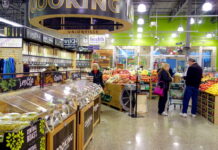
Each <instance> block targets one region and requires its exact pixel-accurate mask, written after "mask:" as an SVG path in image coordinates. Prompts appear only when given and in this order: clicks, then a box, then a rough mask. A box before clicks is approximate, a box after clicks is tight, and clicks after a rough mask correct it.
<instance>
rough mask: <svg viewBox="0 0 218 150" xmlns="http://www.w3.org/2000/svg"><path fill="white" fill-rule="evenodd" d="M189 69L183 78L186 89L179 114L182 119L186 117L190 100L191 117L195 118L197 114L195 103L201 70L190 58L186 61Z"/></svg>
mask: <svg viewBox="0 0 218 150" xmlns="http://www.w3.org/2000/svg"><path fill="white" fill-rule="evenodd" d="M188 64H189V68H188V71H187V75H186V76H185V77H184V79H185V83H186V89H185V93H184V99H183V109H182V113H181V114H180V115H181V116H183V117H187V110H188V106H189V100H190V98H192V110H191V113H192V117H196V113H197V102H198V91H199V90H198V89H199V86H200V84H201V78H202V73H203V71H202V68H201V67H200V66H199V65H198V64H197V63H196V61H195V60H194V59H192V58H189V60H188Z"/></svg>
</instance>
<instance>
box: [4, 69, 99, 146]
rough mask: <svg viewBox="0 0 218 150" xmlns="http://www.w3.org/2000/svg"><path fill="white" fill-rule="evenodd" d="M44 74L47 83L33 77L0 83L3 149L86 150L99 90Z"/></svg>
mask: <svg viewBox="0 0 218 150" xmlns="http://www.w3.org/2000/svg"><path fill="white" fill-rule="evenodd" d="M40 74H41V75H40ZM46 74H49V75H50V77H49V82H46V80H45V81H43V79H45V78H44V77H45V76H46V75H45V74H42V73H38V75H37V73H36V72H35V73H28V75H27V74H26V73H23V74H22V73H20V74H14V77H13V78H9V79H0V92H1V96H0V106H1V107H0V112H1V113H0V120H1V122H0V131H1V133H0V137H1V138H0V139H1V140H0V147H1V148H2V149H4V150H14V149H16V150H18V149H37V150H46V149H48V150H53V149H72V150H85V148H86V147H87V146H88V144H89V142H90V140H91V139H92V138H93V130H94V127H95V126H96V125H97V124H98V123H100V106H101V97H100V95H101V93H102V92H103V89H102V88H101V86H98V85H96V84H94V83H92V82H89V81H87V80H80V79H78V78H77V77H79V76H78V73H77V72H46ZM1 76H4V74H1ZM17 76H19V77H17ZM72 79H74V80H72Z"/></svg>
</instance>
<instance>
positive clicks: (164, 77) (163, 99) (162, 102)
mask: <svg viewBox="0 0 218 150" xmlns="http://www.w3.org/2000/svg"><path fill="white" fill-rule="evenodd" d="M169 69H170V65H169V64H167V63H162V69H160V71H159V72H158V84H159V86H160V87H161V88H163V90H164V94H163V96H160V98H159V102H158V113H159V114H160V115H163V116H167V115H168V114H167V113H166V112H165V111H164V110H165V106H166V103H167V99H168V91H169V86H170V82H172V77H171V75H170V73H169Z"/></svg>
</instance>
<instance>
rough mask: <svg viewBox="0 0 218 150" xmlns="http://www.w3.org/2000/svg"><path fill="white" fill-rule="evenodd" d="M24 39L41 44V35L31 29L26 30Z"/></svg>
mask: <svg viewBox="0 0 218 150" xmlns="http://www.w3.org/2000/svg"><path fill="white" fill-rule="evenodd" d="M25 38H26V39H29V40H33V41H37V42H42V34H41V33H39V32H37V31H34V30H31V29H26V35H25Z"/></svg>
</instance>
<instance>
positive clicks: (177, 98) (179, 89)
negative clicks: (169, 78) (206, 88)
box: [167, 83, 185, 111]
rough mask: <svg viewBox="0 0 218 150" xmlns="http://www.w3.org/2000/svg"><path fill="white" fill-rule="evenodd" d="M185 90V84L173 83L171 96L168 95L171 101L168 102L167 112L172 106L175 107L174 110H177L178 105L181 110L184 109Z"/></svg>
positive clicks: (170, 91)
mask: <svg viewBox="0 0 218 150" xmlns="http://www.w3.org/2000/svg"><path fill="white" fill-rule="evenodd" d="M184 89H185V84H184V83H171V85H170V89H169V94H168V95H169V96H168V99H169V100H168V106H167V111H169V108H170V106H171V105H173V106H174V109H176V106H177V105H179V106H180V109H182V101H183V96H184Z"/></svg>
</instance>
